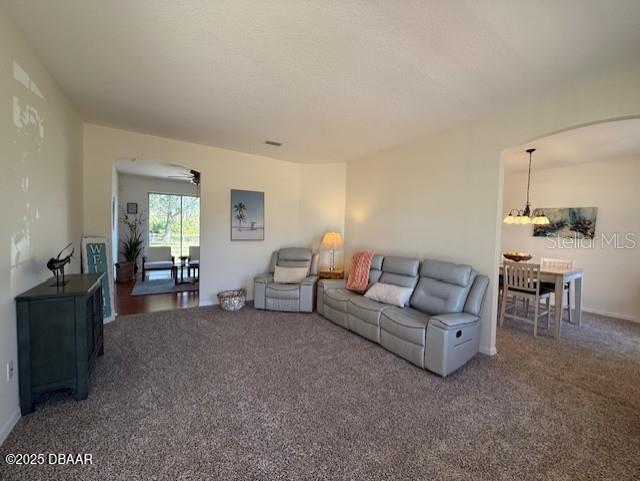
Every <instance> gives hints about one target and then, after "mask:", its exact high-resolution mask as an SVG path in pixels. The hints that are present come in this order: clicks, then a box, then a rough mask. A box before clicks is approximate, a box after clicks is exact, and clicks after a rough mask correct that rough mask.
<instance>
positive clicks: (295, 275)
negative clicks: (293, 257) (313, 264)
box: [273, 266, 308, 284]
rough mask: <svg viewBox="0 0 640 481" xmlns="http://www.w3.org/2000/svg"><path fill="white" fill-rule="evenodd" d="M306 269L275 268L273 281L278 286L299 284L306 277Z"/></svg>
mask: <svg viewBox="0 0 640 481" xmlns="http://www.w3.org/2000/svg"><path fill="white" fill-rule="evenodd" d="M307 271H308V268H307V267H280V266H276V270H275V271H274V273H273V280H274V282H277V283H278V284H299V283H300V282H302V281H303V280H304V279H305V278H306V277H307Z"/></svg>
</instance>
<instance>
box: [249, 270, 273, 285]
mask: <svg viewBox="0 0 640 481" xmlns="http://www.w3.org/2000/svg"><path fill="white" fill-rule="evenodd" d="M253 281H254V282H262V283H263V284H268V283H269V282H273V274H269V273H268V272H265V273H264V274H260V275H259V276H256V277H255V278H254V279H253Z"/></svg>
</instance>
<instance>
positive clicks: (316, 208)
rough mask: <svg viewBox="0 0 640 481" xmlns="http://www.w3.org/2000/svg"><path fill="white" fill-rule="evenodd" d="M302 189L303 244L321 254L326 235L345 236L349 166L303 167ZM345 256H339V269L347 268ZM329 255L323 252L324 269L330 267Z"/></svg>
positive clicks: (323, 165)
mask: <svg viewBox="0 0 640 481" xmlns="http://www.w3.org/2000/svg"><path fill="white" fill-rule="evenodd" d="M301 176H302V177H301V179H302V180H301V185H300V232H301V236H302V237H301V239H300V241H301V243H302V244H304V245H311V246H313V250H314V251H318V249H319V247H320V243H321V242H322V235H323V234H324V233H325V232H328V231H333V232H339V233H341V234H344V214H345V199H346V192H345V185H346V180H347V169H346V164H303V165H302V166H301ZM343 252H344V251H342V250H341V251H336V252H335V267H336V268H340V267H342V264H343ZM329 262H330V260H329V253H328V252H321V255H320V267H321V268H327V267H329Z"/></svg>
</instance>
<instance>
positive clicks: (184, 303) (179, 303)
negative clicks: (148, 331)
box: [115, 282, 199, 316]
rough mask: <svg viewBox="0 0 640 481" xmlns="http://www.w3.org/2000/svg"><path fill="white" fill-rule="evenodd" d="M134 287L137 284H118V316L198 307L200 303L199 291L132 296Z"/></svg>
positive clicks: (116, 290) (116, 291)
mask: <svg viewBox="0 0 640 481" xmlns="http://www.w3.org/2000/svg"><path fill="white" fill-rule="evenodd" d="M134 285H135V282H130V283H127V284H118V283H116V289H115V297H116V299H115V301H116V302H115V304H116V312H117V313H118V316H126V315H128V314H143V313H145V312H158V311H171V310H175V309H184V308H186V307H197V306H198V303H199V293H198V291H187V292H171V293H166V294H152V295H148V296H132V295H131V291H132V290H133V286H134Z"/></svg>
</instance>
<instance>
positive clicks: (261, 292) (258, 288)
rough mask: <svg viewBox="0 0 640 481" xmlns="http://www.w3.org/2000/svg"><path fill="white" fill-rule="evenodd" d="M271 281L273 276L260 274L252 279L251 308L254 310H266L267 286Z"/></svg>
mask: <svg viewBox="0 0 640 481" xmlns="http://www.w3.org/2000/svg"><path fill="white" fill-rule="evenodd" d="M272 281H273V274H269V273H268V272H266V273H264V274H260V275H259V276H256V277H255V278H254V279H253V306H254V307H255V308H256V309H266V308H267V285H268V284H269V283H270V282H272Z"/></svg>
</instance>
